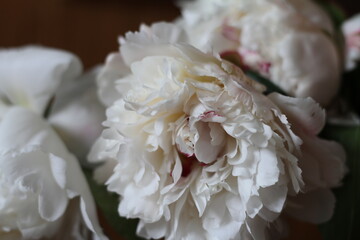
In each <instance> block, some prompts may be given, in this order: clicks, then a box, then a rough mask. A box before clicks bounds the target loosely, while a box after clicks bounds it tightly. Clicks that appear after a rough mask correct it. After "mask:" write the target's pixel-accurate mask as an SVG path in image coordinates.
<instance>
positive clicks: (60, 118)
mask: <svg viewBox="0 0 360 240" xmlns="http://www.w3.org/2000/svg"><path fill="white" fill-rule="evenodd" d="M96 72H97V69H94V70H93V71H92V72H89V73H87V74H86V75H84V76H83V77H82V78H81V79H77V80H76V81H74V83H73V84H72V85H70V89H68V90H67V91H63V92H61V94H58V96H57V99H58V100H59V101H55V105H54V106H53V109H52V112H51V115H50V118H49V122H50V123H51V124H52V125H53V127H54V128H55V130H56V131H57V133H58V134H59V135H60V136H61V138H62V140H63V141H64V142H65V144H66V145H67V147H68V149H69V150H70V151H71V152H72V153H74V154H75V155H76V156H77V157H78V158H79V159H80V160H82V161H84V160H85V159H86V155H87V153H88V152H89V150H90V147H91V145H92V144H93V143H94V141H95V139H96V138H97V137H99V136H100V134H101V131H102V125H101V123H102V122H103V121H104V120H105V108H104V107H103V106H102V105H101V104H100V102H99V101H98V99H97V95H96V88H95V83H94V81H95V79H94V78H95V75H96Z"/></svg>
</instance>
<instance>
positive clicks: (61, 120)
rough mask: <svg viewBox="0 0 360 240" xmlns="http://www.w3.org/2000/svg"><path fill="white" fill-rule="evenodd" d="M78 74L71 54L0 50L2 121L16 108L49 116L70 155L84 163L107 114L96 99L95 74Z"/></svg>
mask: <svg viewBox="0 0 360 240" xmlns="http://www.w3.org/2000/svg"><path fill="white" fill-rule="evenodd" d="M81 73H82V64H81V62H80V60H79V59H78V57H76V56H75V55H73V54H71V53H69V52H65V51H61V50H57V49H51V48H44V47H37V46H27V47H22V48H18V49H1V50H0V119H1V112H4V111H5V108H7V107H9V106H14V105H16V106H23V107H25V108H28V109H31V110H33V111H34V112H37V113H39V114H41V115H45V114H48V115H49V116H47V117H48V118H49V121H50V122H51V123H52V125H53V127H54V128H55V130H56V131H57V132H58V133H59V135H60V136H61V137H62V139H63V141H64V142H65V144H66V145H67V147H68V148H69V150H71V152H73V153H74V154H75V155H76V156H77V157H78V158H80V160H82V159H85V158H86V154H87V152H88V151H89V149H90V146H91V145H92V144H93V142H94V141H95V139H96V138H97V137H98V136H99V135H100V133H101V122H102V121H103V120H104V119H105V116H104V111H105V109H104V108H103V106H102V105H101V104H100V102H99V100H98V98H97V96H96V86H95V76H96V75H97V70H96V69H94V70H92V71H90V72H88V73H86V74H83V75H81ZM3 108H4V110H3V111H2V109H3ZM45 111H47V113H45Z"/></svg>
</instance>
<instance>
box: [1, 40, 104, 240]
mask: <svg viewBox="0 0 360 240" xmlns="http://www.w3.org/2000/svg"><path fill="white" fill-rule="evenodd" d="M81 69H82V67H81V62H80V61H79V60H78V58H77V57H76V56H74V55H72V54H70V53H67V52H63V51H59V50H55V49H47V48H42V47H24V48H19V49H6V50H0V82H1V85H0V169H1V170H0V238H1V239H3V238H4V239H11V240H12V239H14V240H15V239H16V240H18V239H59V240H60V239H70V240H72V239H73V240H75V239H76V240H82V239H89V238H93V239H106V237H105V236H104V235H103V234H102V231H101V229H100V227H99V224H98V221H97V216H96V209H95V205H94V202H93V199H92V196H91V193H90V191H89V188H88V186H87V183H86V181H85V177H84V175H83V173H82V172H81V168H80V166H79V164H78V160H77V159H76V158H75V157H74V156H73V155H72V154H70V153H69V152H68V150H67V149H66V148H65V146H64V143H63V142H62V141H61V140H60V139H59V137H58V136H57V135H56V134H55V132H54V131H53V130H52V128H51V127H50V125H48V124H47V123H46V122H45V120H44V119H42V118H41V117H40V116H41V115H45V114H48V113H49V111H48V110H49V107H53V110H54V111H53V114H52V115H50V118H51V122H52V123H54V124H55V125H56V128H57V130H58V131H59V132H60V133H61V134H62V136H66V139H65V140H66V142H67V144H69V145H70V146H71V147H72V150H74V152H75V153H77V154H78V155H81V154H82V155H85V153H84V152H83V151H85V150H84V149H85V148H86V147H88V148H89V146H90V145H91V144H92V141H93V140H95V138H96V136H94V133H95V132H96V131H98V130H97V129H98V128H99V127H97V125H100V122H101V121H100V120H99V118H101V117H100V116H102V115H99V112H101V110H102V108H101V106H100V104H99V103H97V102H96V101H95V100H93V99H96V98H95V93H94V90H95V88H92V91H93V93H91V88H90V87H87V85H89V83H90V82H91V78H90V79H88V78H87V77H83V79H80V80H79V79H77V80H76V78H78V77H79V74H80V73H81ZM85 80H86V81H85ZM79 81H80V82H79ZM85 87H86V88H85ZM70 93H71V94H70ZM75 94H76V95H75ZM91 96H94V97H91ZM89 104H91V106H89ZM96 104H97V105H96ZM53 105H54V106H53ZM20 106H21V107H20ZM25 108H26V110H25ZM99 109H100V110H99ZM74 121H76V122H75V123H74ZM90 123H94V126H92V127H91V128H90V127H89V125H90ZM69 129H71V132H70V130H69ZM66 131H67V132H66ZM64 133H66V134H64ZM75 144H76V145H77V146H78V148H76V146H75Z"/></svg>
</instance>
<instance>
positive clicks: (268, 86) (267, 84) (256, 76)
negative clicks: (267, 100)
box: [245, 70, 287, 96]
mask: <svg viewBox="0 0 360 240" xmlns="http://www.w3.org/2000/svg"><path fill="white" fill-rule="evenodd" d="M245 73H246V75H247V76H248V77H250V78H251V79H254V80H255V81H257V82H259V83H261V84H263V85H265V87H266V91H265V94H269V93H272V92H277V93H280V94H282V95H285V96H287V94H286V93H285V91H284V90H282V89H281V88H280V87H279V86H277V85H276V84H275V83H273V82H272V81H270V80H269V79H267V78H264V77H262V76H260V74H258V73H256V72H254V71H249V70H247V71H245Z"/></svg>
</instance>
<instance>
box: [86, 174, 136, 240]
mask: <svg viewBox="0 0 360 240" xmlns="http://www.w3.org/2000/svg"><path fill="white" fill-rule="evenodd" d="M83 170H84V173H85V176H86V178H87V181H88V183H89V186H90V189H91V192H92V194H93V196H94V198H95V202H96V204H97V206H98V207H99V209H100V210H101V212H102V214H103V215H104V216H105V219H106V221H107V223H108V224H109V225H110V226H111V227H112V228H113V229H114V230H115V231H116V232H117V233H118V234H119V236H121V237H122V239H127V240H142V239H143V238H140V237H138V236H137V235H136V226H137V224H138V220H135V219H126V218H122V217H120V216H119V213H118V210H117V209H118V205H119V196H118V195H117V194H114V193H110V192H108V191H107V189H106V187H105V186H104V185H99V184H97V183H96V182H95V181H94V179H93V177H92V174H93V173H92V171H91V170H89V169H83Z"/></svg>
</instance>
